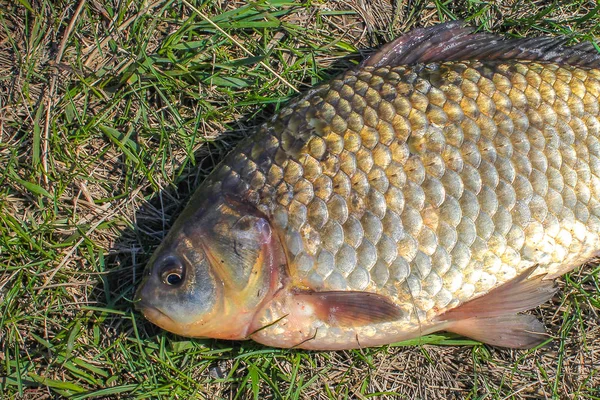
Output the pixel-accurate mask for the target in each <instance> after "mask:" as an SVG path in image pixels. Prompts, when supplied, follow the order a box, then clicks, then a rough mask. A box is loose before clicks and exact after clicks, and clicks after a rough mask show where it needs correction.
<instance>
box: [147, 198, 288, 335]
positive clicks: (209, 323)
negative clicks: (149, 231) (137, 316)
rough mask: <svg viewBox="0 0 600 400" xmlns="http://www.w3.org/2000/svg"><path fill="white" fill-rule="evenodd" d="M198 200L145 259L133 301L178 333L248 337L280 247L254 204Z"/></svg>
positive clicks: (273, 277)
mask: <svg viewBox="0 0 600 400" xmlns="http://www.w3.org/2000/svg"><path fill="white" fill-rule="evenodd" d="M193 203H194V199H192V202H191V204H190V205H188V208H189V207H193ZM203 204H204V206H202V207H198V208H194V209H193V211H190V210H187V209H186V210H184V212H183V213H182V215H181V216H180V217H179V218H178V220H177V221H176V222H175V225H174V226H173V228H172V229H171V231H170V232H169V234H168V235H167V237H166V238H165V240H164V241H163V243H162V244H161V245H160V247H159V248H158V249H157V250H156V252H155V253H154V255H153V256H152V258H151V259H150V261H149V263H148V265H147V267H146V272H145V274H144V275H145V276H144V279H143V281H142V283H141V285H140V287H139V288H138V291H137V294H136V301H135V303H136V307H137V308H138V309H139V310H141V311H142V313H143V314H144V316H145V317H146V318H147V319H148V320H150V321H151V322H153V323H154V324H156V325H158V326H160V327H161V328H163V329H166V330H168V331H170V332H173V333H176V334H179V335H182V336H189V337H210V338H217V339H233V340H240V339H246V338H247V336H248V334H249V333H250V332H248V330H249V327H250V325H251V322H252V318H253V317H254V315H255V314H256V312H257V311H258V309H259V308H260V307H261V305H262V304H263V303H264V301H265V299H266V298H267V297H269V296H272V294H273V292H274V290H276V287H277V282H276V281H277V279H278V272H277V271H278V269H279V268H280V267H281V266H282V265H283V264H284V254H283V251H282V247H281V245H280V243H279V239H278V238H277V236H276V235H275V234H274V233H273V231H272V230H271V226H270V224H269V221H268V220H267V218H266V217H265V216H264V215H262V214H261V213H260V212H259V211H258V210H256V209H255V208H253V207H251V206H247V205H245V204H244V203H243V202H239V201H237V200H235V199H228V198H221V199H217V200H214V201H210V202H205V203H203Z"/></svg>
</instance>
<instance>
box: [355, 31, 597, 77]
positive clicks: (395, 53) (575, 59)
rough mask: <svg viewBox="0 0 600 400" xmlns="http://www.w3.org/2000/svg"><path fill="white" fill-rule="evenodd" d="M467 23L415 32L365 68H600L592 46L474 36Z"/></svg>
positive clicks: (376, 55)
mask: <svg viewBox="0 0 600 400" xmlns="http://www.w3.org/2000/svg"><path fill="white" fill-rule="evenodd" d="M473 31H474V30H473V28H470V27H467V26H465V23H464V22H463V21H452V22H447V23H443V24H439V25H435V26H433V27H430V28H419V29H415V30H413V31H411V32H409V33H407V34H406V35H403V36H401V37H399V38H398V39H396V40H394V41H392V42H390V43H388V44H386V45H384V46H383V47H381V48H380V49H379V50H378V51H377V52H375V53H374V54H373V55H371V56H370V57H369V58H367V59H366V60H365V61H363V63H362V64H361V66H363V67H368V66H372V67H381V66H396V65H411V64H421V63H423V64H426V63H431V62H440V61H464V60H530V61H545V62H554V63H557V64H568V65H573V66H578V67H589V68H599V67H600V53H598V51H597V50H596V48H595V47H594V46H593V45H592V44H591V43H587V42H586V43H580V44H578V45H575V46H565V43H566V42H567V41H568V40H569V39H568V38H565V37H536V38H524V39H511V38H505V37H502V36H497V35H493V34H490V33H473Z"/></svg>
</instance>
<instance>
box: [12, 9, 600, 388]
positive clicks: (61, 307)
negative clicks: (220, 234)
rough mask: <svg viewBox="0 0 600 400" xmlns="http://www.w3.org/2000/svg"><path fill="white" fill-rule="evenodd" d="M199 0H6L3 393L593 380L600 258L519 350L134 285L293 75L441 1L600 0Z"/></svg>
mask: <svg viewBox="0 0 600 400" xmlns="http://www.w3.org/2000/svg"><path fill="white" fill-rule="evenodd" d="M190 3H191V4H192V5H193V6H194V7H196V8H198V10H199V11H200V13H201V15H197V14H195V13H194V12H193V11H192V10H191V8H190V7H189V6H188V5H187V4H185V3H184V2H182V1H180V0H170V1H169V0H155V1H148V2H144V3H143V6H142V5H141V4H142V2H141V1H132V0H121V1H110V2H107V1H97V2H96V1H82V2H77V3H76V4H74V5H71V2H67V1H64V2H55V1H51V0H19V1H10V0H0V183H1V184H0V207H1V209H0V236H1V240H0V310H1V314H0V395H1V397H2V398H26V399H38V398H61V397H69V398H74V399H84V398H184V399H187V398H234V399H245V398H256V399H259V398H261V399H262V398H286V399H288V398H289V399H296V398H301V399H304V398H311V399H322V398H323V399H325V398H332V399H337V398H344V397H352V398H379V397H386V396H387V397H390V398H392V397H394V396H395V395H403V396H405V397H406V398H415V397H418V398H449V397H452V396H454V397H457V398H469V399H484V398H485V399H487V398H498V399H504V398H521V397H531V398H544V397H546V398H550V397H556V398H566V397H573V398H600V389H599V388H600V358H599V354H600V345H599V343H600V337H599V324H598V320H599V313H600V311H599V310H600V268H598V267H593V266H588V267H586V268H584V269H582V270H581V271H580V272H576V273H572V274H570V275H569V276H567V277H566V278H564V279H562V280H561V282H564V285H563V286H564V288H563V290H562V291H561V292H560V294H559V295H557V296H556V297H555V299H554V302H553V303H551V304H546V305H544V306H542V307H541V309H539V310H536V311H535V312H536V313H538V314H539V315H540V317H541V318H542V319H543V321H544V322H545V324H546V326H548V327H549V329H550V331H551V332H552V334H553V335H554V336H555V338H556V339H555V340H553V341H552V342H551V343H550V344H549V345H548V347H545V348H542V349H538V350H532V351H527V352H523V351H509V350H500V349H496V348H490V347H486V346H481V345H478V344H476V343H474V342H472V341H470V340H467V339H463V338H458V337H455V336H452V335H445V334H441V335H437V334H436V335H431V336H429V337H426V338H423V339H422V340H420V341H411V342H408V343H403V344H397V345H391V346H387V347H383V348H379V349H364V350H356V351H347V352H306V351H299V350H279V349H270V348H265V347H263V346H260V345H258V344H255V343H252V342H233V343H229V342H223V341H214V340H189V339H184V338H181V337H177V336H174V335H171V334H168V333H166V332H163V331H161V330H160V329H158V328H156V327H154V326H152V325H151V324H149V323H148V322H146V321H144V320H143V318H142V317H141V316H140V315H139V314H138V313H136V312H135V311H133V309H132V305H131V299H132V296H133V293H134V290H135V287H136V285H137V284H138V283H139V277H140V274H141V272H142V269H143V266H144V263H145V261H146V260H147V259H148V258H149V256H150V254H151V253H152V250H153V249H154V248H155V247H156V246H157V245H158V243H160V240H161V238H162V237H163V235H164V232H165V231H166V229H167V228H168V227H169V225H170V223H171V221H172V218H173V217H174V216H176V215H177V214H178V212H179V211H180V210H181V208H182V206H183V204H184V203H185V201H186V200H187V199H188V197H189V195H190V193H191V191H192V190H193V189H194V188H195V187H196V186H197V185H198V184H199V182H201V181H202V179H203V178H204V177H205V176H206V174H207V173H208V172H210V170H211V168H212V167H213V166H214V164H215V163H216V162H218V161H219V160H220V159H221V158H222V157H223V155H224V154H225V153H226V152H227V151H229V150H230V149H231V148H232V147H233V146H234V145H235V144H236V143H237V141H238V140H239V139H240V138H241V137H243V136H245V135H247V134H248V133H249V132H250V131H251V130H252V128H253V127H255V126H256V125H258V124H260V123H261V122H262V121H264V120H265V119H266V118H268V117H269V116H271V115H272V114H273V113H274V112H276V111H277V110H278V108H279V107H280V106H281V105H282V104H284V103H285V102H286V101H287V100H288V99H289V98H291V97H292V96H293V95H294V93H295V90H294V89H293V88H295V89H296V90H299V91H304V90H306V89H307V88H309V87H311V86H312V85H314V84H315V83H317V82H321V81H323V80H326V79H328V78H329V77H331V76H332V75H335V74H336V73H338V72H340V71H342V70H344V69H346V68H348V67H349V66H351V65H354V64H356V63H357V62H358V61H359V60H360V59H361V56H360V53H359V51H362V50H364V49H367V48H372V47H376V46H377V45H379V44H381V43H383V42H385V41H386V40H389V39H391V38H393V37H396V36H398V35H399V34H400V33H402V32H405V31H407V30H408V29H410V28H412V27H415V26H422V25H424V24H427V25H429V24H432V23H434V22H437V21H440V20H448V19H454V18H463V19H467V20H469V21H471V23H472V24H473V25H475V26H479V27H481V29H482V30H490V31H494V32H503V33H506V34H509V35H515V36H523V35H539V34H551V35H558V34H568V35H569V36H570V37H572V38H573V41H583V40H590V39H591V38H593V37H594V36H598V35H599V34H600V27H599V25H600V16H599V14H598V13H599V11H600V8H599V6H597V5H596V4H595V3H594V2H592V1H584V0H574V1H563V2H558V1H556V2H535V3H534V2H532V1H518V2H514V4H513V5H504V3H503V2H480V1H474V0H471V1H467V0H463V1H458V2H451V1H445V2H443V1H410V2H408V1H406V2H396V3H398V7H396V8H392V7H391V6H389V2H386V1H383V0H380V1H373V2H371V3H370V4H372V6H369V7H368V8H361V7H359V6H358V4H360V3H361V2H359V1H348V2H336V1H329V2H328V1H306V2H292V1H280V0H272V1H263V0H260V1H256V2H253V3H251V4H249V5H244V4H245V2H241V1H237V2H236V1H230V2H210V1H204V2H202V1H191V0H190ZM506 3H509V2H506ZM510 3H511V4H512V3H513V2H510ZM224 4H227V5H226V6H225V5H224ZM386 4H387V6H386ZM79 5H81V7H79ZM144 7H145V8H144ZM209 21H211V22H212V23H211V22H209ZM215 25H216V26H217V27H218V28H219V29H217V28H215ZM224 32H225V33H227V35H225V34H224ZM232 38H233V39H235V42H234V41H232V40H231V39H232Z"/></svg>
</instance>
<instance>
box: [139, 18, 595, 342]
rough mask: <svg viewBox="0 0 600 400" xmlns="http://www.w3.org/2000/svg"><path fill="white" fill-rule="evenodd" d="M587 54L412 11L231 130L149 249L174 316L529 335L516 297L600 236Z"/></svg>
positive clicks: (188, 332) (338, 335) (392, 335)
mask: <svg viewBox="0 0 600 400" xmlns="http://www.w3.org/2000/svg"><path fill="white" fill-rule="evenodd" d="M599 68H600V55H598V53H597V52H595V50H594V49H593V48H592V47H586V46H583V45H580V46H575V47H563V46H562V42H560V40H558V41H557V39H547V38H536V39H524V40H507V39H502V38H498V37H496V36H493V35H487V34H472V33H471V31H470V30H469V29H468V28H465V27H463V26H462V24H461V23H457V22H454V23H448V24H442V25H438V26H435V27H433V28H427V29H419V30H415V31H413V32H411V33H409V34H408V35H405V36H403V37H401V38H399V39H397V40H396V41H394V42H392V43H390V44H388V45H386V46H384V47H383V48H382V49H381V50H380V51H379V52H377V53H375V54H374V55H373V56H371V57H370V58H368V59H367V60H366V61H365V62H363V63H362V64H361V65H360V66H358V67H356V68H353V69H350V70H348V71H347V72H345V73H343V74H342V75H341V76H339V77H337V78H335V79H333V80H331V81H330V82H327V83H325V84H321V85H319V86H316V87H315V88H313V89H311V90H309V91H308V92H307V93H305V94H303V95H301V96H299V97H298V98H296V99H295V100H293V101H291V102H290V103H289V104H288V105H287V106H286V107H284V108H283V109H282V110H281V111H280V112H279V113H278V114H277V115H275V116H274V117H273V118H272V119H271V120H269V121H268V122H266V123H265V124H263V125H262V126H261V127H260V128H259V129H258V132H256V134H255V135H254V136H252V137H251V138H249V139H247V140H245V141H243V142H242V143H240V144H239V145H238V147H237V148H236V149H235V150H234V151H233V152H232V153H231V154H230V155H228V156H227V157H226V159H225V160H224V161H223V162H222V163H221V164H220V165H219V166H218V167H217V168H216V169H215V171H214V172H213V173H212V174H211V175H210V176H209V177H208V178H207V180H206V181H205V182H204V183H203V184H202V185H201V187H200V188H199V189H198V190H197V191H196V193H195V195H194V196H193V197H192V199H191V201H190V203H189V205H188V206H187V208H186V209H185V210H184V212H183V214H182V215H181V216H180V217H179V218H178V220H177V221H176V223H175V225H174V227H173V228H172V229H171V231H170V233H169V235H168V236H167V238H166V239H165V241H164V242H163V243H162V244H161V246H160V247H159V249H158V250H157V251H156V253H155V254H154V256H153V257H152V259H151V260H150V262H149V265H148V267H147V274H146V277H145V279H144V282H143V283H142V285H141V287H140V289H139V291H138V296H137V299H138V304H139V305H138V306H139V308H140V309H141V310H142V311H143V312H144V314H145V315H146V317H147V318H148V319H150V320H151V321H153V322H154V323H156V324H158V325H159V326H161V327H163V328H165V329H168V330H170V331H173V332H175V333H178V334H182V335H185V336H194V337H214V338H224V339H247V338H251V339H254V340H256V341H258V342H261V343H264V344H267V345H271V346H277V347H301V348H307V349H347V348H357V347H365V346H375V345H381V344H386V343H391V342H395V341H399V340H403V339H409V338H413V337H417V336H420V335H423V334H427V333H431V332H435V331H439V330H447V331H451V332H456V333H460V334H463V335H465V336H469V337H472V338H475V339H478V340H481V341H483V342H486V343H490V344H493V345H499V346H506V347H517V348H519V347H531V346H534V345H536V344H538V343H540V342H541V341H543V340H545V339H546V337H545V336H544V335H543V331H544V330H543V326H542V325H541V324H540V323H539V322H538V321H537V320H536V319H535V318H534V317H532V316H530V315H523V314H519V312H521V311H525V310H528V309H531V308H534V307H536V306H538V305H539V304H541V303H543V302H544V301H546V300H548V299H549V298H551V297H552V295H553V294H554V291H555V289H554V287H553V282H552V281H553V278H555V277H557V276H560V275H561V274H564V273H566V272H568V271H569V270H571V269H572V268H574V267H576V266H578V265H581V264H583V263H585V262H586V261H588V260H590V259H592V258H593V257H594V256H595V255H596V254H597V253H598V250H599V249H600V179H599V177H600V109H599V101H598V99H599V97H600V69H599Z"/></svg>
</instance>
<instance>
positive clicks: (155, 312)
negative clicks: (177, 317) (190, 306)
mask: <svg viewBox="0 0 600 400" xmlns="http://www.w3.org/2000/svg"><path fill="white" fill-rule="evenodd" d="M134 302H135V305H134V306H135V309H136V310H138V311H139V312H141V313H142V314H143V315H144V317H145V318H146V319H147V320H148V321H153V320H154V319H156V318H157V317H161V318H166V319H168V320H169V321H171V322H172V323H175V321H173V319H172V318H171V317H169V316H168V315H167V314H165V313H164V312H162V311H161V310H160V309H158V308H156V307H154V306H152V305H150V304H148V303H147V302H145V301H144V300H143V299H141V298H137V299H135V300H134Z"/></svg>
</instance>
